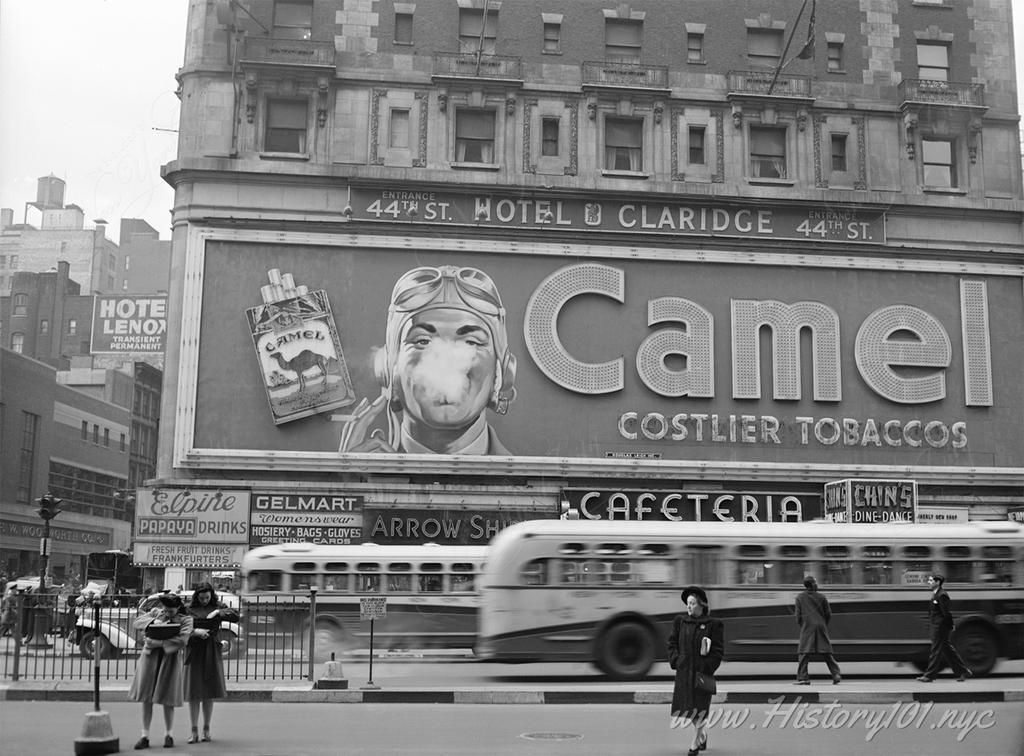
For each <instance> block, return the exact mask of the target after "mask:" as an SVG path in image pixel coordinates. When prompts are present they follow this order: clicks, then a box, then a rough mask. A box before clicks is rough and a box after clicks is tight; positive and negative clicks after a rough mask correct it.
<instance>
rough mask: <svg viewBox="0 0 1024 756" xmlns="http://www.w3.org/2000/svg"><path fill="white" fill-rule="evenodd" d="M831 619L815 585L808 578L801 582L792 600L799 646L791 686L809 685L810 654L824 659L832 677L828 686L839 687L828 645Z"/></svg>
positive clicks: (826, 602)
mask: <svg viewBox="0 0 1024 756" xmlns="http://www.w3.org/2000/svg"><path fill="white" fill-rule="evenodd" d="M831 619H832V607H830V606H829V605H828V599H827V598H825V596H824V595H823V594H822V593H821V592H819V591H818V581H817V580H815V579H814V577H813V576H812V575H808V576H807V577H805V578H804V590H803V591H802V592H801V593H800V594H799V595H798V596H797V597H796V623H797V625H799V626H800V643H799V645H798V647H797V665H796V683H795V685H810V684H811V679H810V677H808V675H807V663H808V662H809V661H810V655H811V654H817V655H819V656H821V657H823V658H824V660H825V665H826V666H827V667H828V671H829V672H830V673H831V675H832V684H833V685H837V684H839V681H840V679H841V676H840V674H839V665H838V664H837V663H836V657H835V656H834V655H833V653H832V641H831V640H830V639H829V636H828V623H829V621H830V620H831Z"/></svg>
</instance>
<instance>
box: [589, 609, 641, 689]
mask: <svg viewBox="0 0 1024 756" xmlns="http://www.w3.org/2000/svg"><path fill="white" fill-rule="evenodd" d="M595 663H596V665H597V668H598V669H600V670H601V671H602V672H604V673H605V674H606V675H608V677H610V678H612V679H613V680H640V679H642V678H643V677H644V676H645V675H646V674H647V672H648V670H650V668H651V665H653V664H654V638H652V637H651V631H650V630H648V629H647V628H646V627H645V626H643V625H641V624H640V623H638V622H620V623H619V624H617V625H613V626H612V627H610V628H608V629H607V630H606V631H605V632H604V635H602V636H601V640H600V642H599V643H598V646H597V658H596V660H595Z"/></svg>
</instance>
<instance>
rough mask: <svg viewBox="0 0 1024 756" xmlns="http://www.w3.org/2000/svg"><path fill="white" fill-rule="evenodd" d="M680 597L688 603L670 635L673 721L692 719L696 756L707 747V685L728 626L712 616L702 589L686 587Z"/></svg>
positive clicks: (719, 658) (692, 755) (693, 753)
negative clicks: (673, 673)
mask: <svg viewBox="0 0 1024 756" xmlns="http://www.w3.org/2000/svg"><path fill="white" fill-rule="evenodd" d="M680 598H681V599H682V600H683V603H685V604H686V614H679V615H677V616H676V618H675V619H674V620H673V621H672V632H671V634H670V635H669V637H668V663H669V666H671V667H672V669H674V670H675V671H676V679H675V686H674V687H673V689H672V719H673V724H675V723H676V722H682V724H684V725H685V724H687V723H688V722H693V726H694V730H695V732H694V735H693V743H692V744H691V746H690V750H689V751H687V755H688V756H697V754H699V753H700V752H701V751H703V750H704V749H706V748H707V747H708V735H707V731H706V727H707V716H708V709H710V708H711V696H712V693H711V691H710V690H708V687H707V686H708V682H709V681H713V680H714V677H713V675H714V673H715V670H717V669H718V666H719V665H720V664H721V663H722V656H723V654H724V652H725V628H724V627H723V625H722V621H721V620H718V619H715V618H714V617H711V616H709V614H708V596H707V594H706V593H705V592H704V590H703V589H702V588H699V587H697V586H695V585H691V586H689V587H688V588H684V589H683V592H682V594H680ZM702 688H703V689H702Z"/></svg>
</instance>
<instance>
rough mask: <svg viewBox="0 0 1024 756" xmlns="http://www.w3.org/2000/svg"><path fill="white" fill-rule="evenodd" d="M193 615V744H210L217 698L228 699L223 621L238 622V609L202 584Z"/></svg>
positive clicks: (189, 693)
mask: <svg viewBox="0 0 1024 756" xmlns="http://www.w3.org/2000/svg"><path fill="white" fill-rule="evenodd" d="M188 611H189V614H190V615H191V617H192V621H193V630H192V635H191V637H189V639H188V648H187V649H186V652H185V653H186V656H185V700H186V701H188V713H189V717H190V718H191V721H192V734H191V735H189V738H188V742H189V743H199V742H203V743H208V742H209V741H210V723H211V721H212V720H213V701H214V699H216V698H224V697H225V696H226V695H227V691H226V689H225V686H224V661H223V659H221V648H220V623H221V622H238V612H236V611H235V610H234V609H232V608H231V607H229V606H227V605H225V604H222V603H221V602H220V601H219V600H218V598H217V593H216V592H215V591H214V590H213V586H212V585H211V584H210V583H200V584H199V585H198V586H196V589H195V591H194V592H193V593H192V602H191V603H190V604H189V610H188ZM200 708H202V711H203V735H202V737H201V738H200V737H199V710H200Z"/></svg>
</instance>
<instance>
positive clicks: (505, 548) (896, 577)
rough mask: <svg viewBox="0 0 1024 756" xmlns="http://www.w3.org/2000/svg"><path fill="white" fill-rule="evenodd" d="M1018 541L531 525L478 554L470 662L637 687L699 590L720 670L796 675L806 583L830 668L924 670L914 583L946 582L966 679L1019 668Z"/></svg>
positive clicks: (1001, 530)
mask: <svg viewBox="0 0 1024 756" xmlns="http://www.w3.org/2000/svg"><path fill="white" fill-rule="evenodd" d="M1022 565H1024V530H1022V528H1021V526H1020V525H1019V524H1017V523H1012V522H977V523H968V524H964V525H916V524H915V525H909V524H870V525H854V524H837V523H832V522H824V521H815V522H809V523H785V524H784V523H685V522H683V523H675V522H650V523H646V522H610V521H562V520H534V521H529V522H524V523H519V524H516V525H512V526H510V527H508V528H506V529H504V530H502V531H501V532H500V533H498V535H497V536H495V538H494V539H493V540H492V541H491V543H490V546H489V555H488V559H487V568H486V570H485V572H484V575H483V577H482V579H481V598H482V602H481V608H480V622H479V639H478V642H477V646H476V654H477V656H478V657H481V658H483V659H488V660H492V661H499V662H542V661H562V662H564V661H576V662H578V661H588V662H592V663H593V664H594V665H595V666H597V668H598V669H600V670H601V671H603V672H604V673H605V674H607V675H608V676H609V677H612V678H616V679H640V678H642V677H644V676H645V675H646V674H647V672H648V671H649V670H650V668H651V666H652V665H653V664H654V663H655V662H657V661H659V660H663V659H664V658H665V655H666V641H667V636H668V632H669V631H670V630H671V627H672V619H673V617H674V616H675V615H676V614H679V613H681V612H683V611H684V607H683V605H682V604H681V602H680V599H679V594H680V589H681V588H682V587H683V586H686V585H691V584H696V585H700V586H702V587H704V588H705V589H706V590H707V593H708V597H709V601H710V609H711V613H712V614H713V615H714V616H716V617H719V618H721V619H722V620H723V621H724V622H725V636H726V644H725V658H726V660H727V661H788V662H794V663H795V661H796V649H797V636H798V632H797V626H796V621H795V612H794V599H795V597H796V594H797V593H798V592H799V591H801V590H803V585H802V582H803V578H804V576H805V575H814V576H815V577H816V578H817V580H818V583H819V585H820V588H821V590H822V591H824V593H825V595H826V596H827V598H828V600H829V602H830V603H831V606H832V621H831V626H830V630H831V637H832V645H833V647H834V649H835V653H836V657H837V658H838V659H839V660H840V662H844V661H845V662H852V661H900V660H903V661H909V662H912V663H914V664H915V665H917V666H918V667H919V668H923V666H922V665H923V664H924V663H925V662H926V660H927V655H928V648H929V638H928V623H927V607H928V593H927V591H928V588H927V577H928V575H929V574H930V573H931V572H933V571H935V572H942V573H944V574H945V576H946V587H947V588H948V589H949V592H950V595H951V596H952V599H953V613H954V617H955V620H956V630H955V633H954V643H955V645H956V646H957V648H958V650H959V651H960V654H961V655H962V656H963V658H964V661H965V663H966V664H967V665H968V666H969V667H970V668H971V671H972V672H973V673H974V674H975V675H979V676H980V675H985V674H988V673H989V672H990V671H991V670H992V668H993V667H994V666H995V665H996V662H997V660H998V659H999V658H1000V657H1003V658H1010V659H1020V658H1024V624H1022V622H1024V620H1022V617H1024V566H1022Z"/></svg>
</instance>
